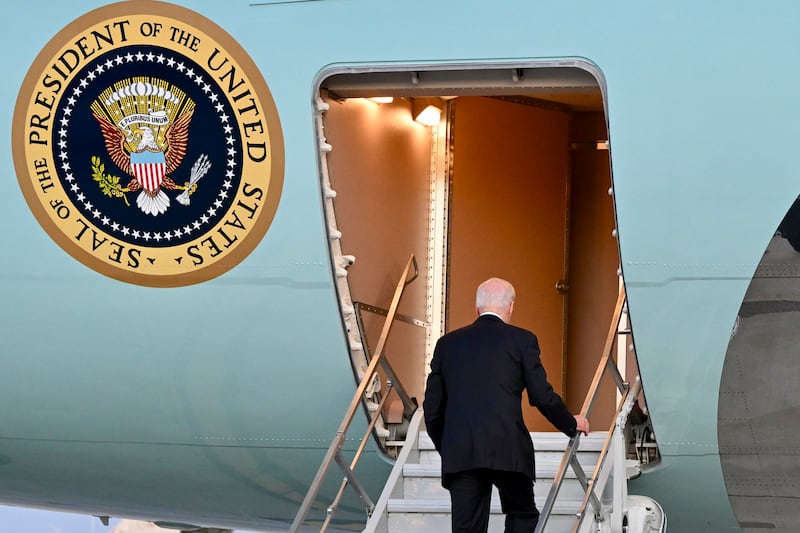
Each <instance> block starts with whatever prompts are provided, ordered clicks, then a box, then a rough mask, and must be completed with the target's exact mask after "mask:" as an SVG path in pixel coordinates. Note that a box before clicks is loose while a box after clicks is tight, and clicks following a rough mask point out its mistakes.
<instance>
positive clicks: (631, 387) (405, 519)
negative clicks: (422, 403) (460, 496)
mask: <svg viewBox="0 0 800 533" xmlns="http://www.w3.org/2000/svg"><path fill="white" fill-rule="evenodd" d="M412 267H413V271H414V274H413V275H412V274H411V273H412ZM410 275H411V278H410V279H409V276H410ZM415 277H416V261H415V259H414V256H413V255H412V256H411V257H410V258H409V261H408V263H407V264H406V267H405V270H404V271H403V274H402V276H401V278H400V281H399V282H398V284H397V287H396V289H395V294H394V297H393V299H392V303H391V306H390V308H389V309H388V310H387V311H386V321H385V322H384V326H383V330H382V331H381V335H380V338H379V340H378V344H377V347H376V350H375V353H374V354H373V355H371V357H370V358H369V359H368V360H369V365H368V366H367V368H366V369H364V371H363V372H362V373H360V374H361V375H362V379H361V383H360V384H359V386H358V388H357V389H356V392H355V395H354V397H353V399H352V401H351V403H350V405H349V407H348V409H347V412H346V414H345V417H344V418H343V420H342V422H341V424H340V426H339V429H338V430H337V433H336V436H335V437H334V439H333V441H332V442H331V445H330V447H329V448H328V452H327V453H326V455H325V458H324V459H323V461H322V464H321V465H320V467H319V470H318V471H317V475H316V476H315V478H314V480H313V482H312V484H311V487H310V488H309V491H308V493H307V494H306V497H305V499H304V500H303V503H302V504H301V506H300V510H299V511H298V513H297V516H296V517H295V520H294V522H293V523H292V526H291V528H290V530H289V531H290V532H291V533H295V532H299V531H300V529H301V528H302V527H303V523H304V522H305V520H306V517H307V516H308V512H309V510H310V508H311V506H312V504H313V502H314V500H315V498H316V497H317V494H318V492H319V489H320V487H321V484H322V482H323V480H324V478H325V477H326V476H327V474H328V471H329V469H330V467H331V465H332V464H333V463H334V462H335V463H336V464H337V465H338V466H339V467H340V469H341V470H342V472H343V473H344V475H345V478H344V479H343V481H342V484H341V487H340V489H339V492H338V493H337V495H336V497H335V498H334V501H333V503H332V504H331V505H330V506H329V507H328V514H327V518H326V519H325V521H324V523H323V525H322V529H321V531H325V530H326V529H327V528H328V526H329V525H330V523H331V521H332V519H333V517H334V515H335V513H336V510H337V507H338V504H339V501H340V499H341V497H342V494H343V492H344V491H345V490H346V488H347V487H348V485H349V486H350V487H351V488H352V489H353V490H354V491H355V492H356V494H357V495H358V496H359V498H360V499H361V501H362V503H363V504H364V508H365V510H366V513H367V517H368V518H367V523H366V527H365V529H364V532H365V533H406V532H408V533H411V532H414V533H428V532H431V533H432V532H441V531H448V530H449V529H450V499H449V494H448V493H447V492H446V491H445V490H444V489H443V488H442V487H441V477H440V471H441V466H440V459H439V455H438V453H437V452H436V451H435V450H434V448H433V444H432V442H431V440H430V438H429V437H428V435H427V433H426V432H425V431H424V428H423V427H422V426H423V414H422V410H421V409H417V408H416V404H415V402H413V401H412V400H411V399H410V398H408V396H407V395H406V394H405V393H404V392H402V387H401V386H400V384H399V383H396V385H397V386H396V388H394V392H396V393H398V394H399V395H400V397H401V398H402V400H403V402H402V403H403V405H404V413H403V415H404V416H403V418H404V419H405V420H406V421H408V425H407V426H405V424H404V425H403V426H404V430H405V431H403V434H404V436H405V439H404V440H403V441H401V442H391V441H389V440H388V439H386V435H384V436H383V439H382V440H383V442H382V443H381V448H383V449H386V448H389V447H391V448H393V449H399V450H400V452H399V454H398V455H397V458H396V460H395V464H394V466H393V469H392V472H391V474H390V476H389V479H388V481H387V483H386V484H385V486H384V489H383V492H382V494H381V495H380V497H379V499H378V500H377V502H375V503H373V502H372V500H371V498H370V496H369V495H368V494H367V493H366V491H365V490H364V487H363V486H362V485H361V483H360V482H359V480H358V478H357V476H356V474H355V472H354V470H355V468H356V465H357V463H358V460H359V458H360V456H361V453H362V451H363V450H364V446H365V445H366V443H367V442H368V440H369V439H370V436H374V432H375V430H376V426H377V423H378V421H379V419H380V413H381V409H382V407H383V402H385V401H386V398H387V397H388V392H387V394H384V395H382V399H381V403H380V404H378V405H377V407H376V408H375V409H369V411H370V412H371V416H370V423H369V425H368V427H367V431H366V433H365V434H364V436H363V438H362V439H361V445H360V446H359V447H358V449H357V451H356V452H355V457H354V458H353V460H352V462H350V463H349V464H348V463H347V462H346V461H345V459H344V457H343V455H342V451H343V444H344V442H345V435H346V433H347V430H348V428H349V426H350V423H351V421H352V419H353V416H354V415H355V413H356V411H357V410H358V408H359V406H360V405H362V403H364V402H366V401H367V400H368V398H369V397H370V396H369V395H368V389H369V387H370V385H371V384H372V383H374V380H375V376H376V372H377V369H378V366H382V367H383V369H384V370H385V371H386V373H387V375H389V376H391V379H392V380H395V381H396V376H395V375H394V371H393V370H392V369H391V366H390V365H389V364H388V362H387V361H386V360H385V358H384V357H383V355H384V354H383V348H384V346H385V342H386V338H387V336H388V334H389V331H390V329H391V324H392V323H393V322H394V320H395V319H396V318H397V305H398V303H399V301H400V298H401V296H402V293H403V288H404V287H405V285H406V284H408V283H410V280H413V279H414V278H415ZM624 308H625V292H624V290H623V289H622V288H620V293H619V297H618V299H617V304H616V308H615V311H614V315H613V316H614V319H613V320H612V324H611V328H610V330H609V334H608V337H607V338H606V343H605V347H604V350H603V355H602V356H601V358H600V362H599V365H598V367H597V371H596V372H595V376H594V379H593V381H592V384H591V386H590V387H589V392H588V393H587V396H586V400H585V401H584V404H583V407H582V408H581V411H580V413H581V414H582V415H583V416H586V417H589V416H590V414H591V411H592V407H593V406H594V403H595V400H596V398H597V393H598V390H599V388H600V383H601V381H602V380H603V378H604V377H605V376H610V377H611V378H612V379H613V381H614V383H615V385H616V387H617V392H618V395H617V398H618V400H617V410H616V414H615V416H614V418H613V421H612V423H611V425H610V427H609V428H608V431H606V432H594V433H591V434H590V435H588V436H586V437H581V435H580V434H579V435H577V436H576V437H573V438H570V439H568V438H566V437H565V436H563V435H561V434H559V433H534V434H532V435H531V438H532V439H533V443H534V448H535V450H536V458H535V459H536V474H537V481H536V485H535V488H534V493H535V494H536V496H537V507H538V508H539V509H540V513H541V514H540V518H539V524H538V526H537V528H536V532H535V533H543V532H547V533H551V532H553V533H561V532H572V533H662V532H663V531H665V529H666V517H665V515H664V513H663V510H662V509H661V507H660V506H659V504H658V503H657V502H655V501H654V500H652V499H650V498H647V497H643V496H632V495H629V494H628V483H627V482H628V479H629V478H631V477H635V476H638V475H639V474H640V473H641V470H640V467H641V466H642V465H643V464H645V463H648V462H650V461H651V459H652V454H653V451H654V450H655V454H656V457H657V448H656V447H655V442H654V439H653V438H652V428H651V427H650V426H649V422H647V421H644V422H643V423H642V422H637V421H636V420H635V419H636V418H637V417H638V416H632V413H633V415H638V414H637V413H636V410H635V407H636V406H637V402H638V400H639V398H640V396H642V391H641V383H640V381H639V378H638V376H637V377H636V379H635V380H633V382H632V383H631V382H628V381H625V380H624V379H623V377H622V375H621V374H620V371H619V369H618V367H617V362H616V361H615V358H614V351H615V347H617V348H618V347H619V346H622V347H623V349H624V347H625V346H628V343H627V342H626V341H627V339H628V338H629V337H630V335H631V332H630V330H629V329H627V327H626V326H624V324H623V322H622V321H621V319H622V317H623V315H624ZM618 340H619V341H620V342H617V341H618ZM630 346H632V342H631V344H630ZM390 384H391V382H390V383H389V385H390ZM548 491H549V492H548ZM544 494H546V498H544ZM503 529H504V516H503V515H502V513H501V510H500V502H499V499H498V498H497V495H496V494H493V498H492V503H491V516H490V523H489V531H490V532H495V531H498V532H499V531H503Z"/></svg>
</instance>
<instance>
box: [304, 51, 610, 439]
mask: <svg viewBox="0 0 800 533" xmlns="http://www.w3.org/2000/svg"><path fill="white" fill-rule="evenodd" d="M521 80H525V82H524V83H523V82H522V81H521ZM371 96H372V97H374V96H392V97H393V98H394V99H393V101H392V102H391V103H384V104H376V103H374V102H373V101H370V100H368V99H367V98H368V97H371ZM423 98H425V99H426V102H427V101H428V99H430V100H433V101H434V102H435V103H436V104H437V106H439V107H440V108H441V110H442V112H443V113H442V116H441V119H440V121H439V124H438V125H436V126H432V127H428V126H422V125H420V124H418V123H416V122H414V120H413V114H414V111H415V108H417V107H419V102H420V101H421V100H422V99H423ZM317 105H318V106H319V109H320V116H319V121H318V126H319V137H320V142H321V146H322V151H321V154H322V155H321V165H320V166H321V171H322V189H323V194H324V197H325V202H326V219H327V223H328V226H329V229H331V230H332V231H331V235H332V237H333V238H332V239H331V256H332V259H331V260H332V264H333V266H334V272H335V273H336V274H337V278H336V279H337V289H338V291H339V297H340V301H341V302H342V309H343V324H344V328H345V330H346V332H347V334H348V336H349V337H350V338H351V347H352V346H353V345H357V344H358V339H360V336H355V335H354V331H353V330H354V328H357V327H358V326H357V325H355V324H354V322H353V321H348V317H347V312H346V311H347V308H348V306H352V305H353V303H354V302H365V303H367V304H369V305H370V306H374V307H376V308H380V307H381V306H383V307H385V306H387V305H388V302H389V301H390V299H391V296H392V290H393V287H394V284H395V283H396V282H397V279H396V276H398V274H399V272H400V270H401V269H402V267H403V265H404V263H405V261H406V260H407V259H408V256H409V254H410V253H413V254H414V255H415V256H416V257H417V260H418V264H419V271H420V273H421V275H420V278H421V279H420V280H418V281H417V282H415V284H412V285H410V286H409V287H408V289H407V294H406V295H405V296H404V300H403V302H401V306H400V310H399V312H400V313H402V314H403V315H404V316H406V317H411V318H414V319H415V320H416V322H398V323H397V326H396V328H397V329H396V330H395V329H393V331H392V335H391V337H390V340H389V342H388V343H387V350H386V354H387V357H388V358H389V360H390V362H391V364H392V366H393V367H394V368H395V371H396V373H397V374H399V375H400V376H401V381H403V385H404V387H405V388H406V389H407V390H408V391H409V393H410V395H411V396H414V397H417V398H418V399H420V400H421V398H422V396H423V394H424V382H425V377H426V375H427V370H428V366H427V365H428V363H429V361H430V357H431V356H432V350H433V346H434V344H435V342H436V339H437V338H438V337H439V336H440V335H441V334H442V333H444V332H446V331H449V330H452V329H455V328H457V327H460V326H463V325H465V324H467V323H469V322H471V321H472V320H474V318H475V311H474V294H475V288H476V287H477V285H478V284H479V283H480V282H481V281H483V280H484V279H486V278H488V277H491V276H498V277H502V278H505V279H508V280H509V281H511V282H512V283H513V284H514V285H515V287H516V290H517V303H516V305H515V311H514V317H513V319H512V322H513V323H514V324H516V325H519V326H522V327H525V328H528V329H531V330H532V331H534V332H535V333H536V334H537V336H538V337H539V342H540V346H541V348H542V360H543V363H544V365H545V368H546V370H547V372H548V378H549V380H550V382H551V383H552V384H553V386H554V388H555V389H556V391H558V392H559V393H561V394H562V396H564V398H565V400H566V402H567V404H568V406H569V407H570V409H572V410H573V411H575V412H577V411H579V410H580V407H581V404H582V402H583V399H584V395H585V393H586V390H587V389H588V386H589V383H590V382H591V380H592V376H593V374H594V370H595V368H596V365H597V361H598V360H599V358H600V355H601V351H602V348H603V343H604V341H605V338H606V335H607V332H608V325H609V323H610V320H611V314H612V312H613V308H614V304H615V301H616V297H617V293H618V283H619V278H618V275H617V270H618V268H619V255H618V249H617V243H616V241H615V239H614V238H613V237H612V231H613V229H614V227H615V221H614V211H613V200H612V197H611V196H610V195H609V194H608V191H609V188H610V186H611V172H610V160H609V152H608V150H607V144H606V141H607V128H606V121H605V113H604V108H603V97H602V91H601V88H600V84H599V83H598V81H597V79H596V78H595V76H594V75H592V74H591V73H589V72H588V71H587V70H584V69H582V68H575V67H571V68H551V67H548V66H547V65H528V66H526V67H525V68H512V67H511V66H508V65H499V66H495V67H494V68H486V69H483V70H476V69H466V70H462V69H457V68H451V69H443V70H438V71H424V72H419V71H413V70H409V71H378V72H374V71H368V72H362V73H358V72H347V73H334V74H332V75H329V76H328V77H327V78H324V79H323V80H322V81H321V83H320V96H319V99H318V101H317ZM343 258H344V259H343ZM351 259H355V262H353V263H352V265H349V263H350V260H351ZM348 265H349V266H348ZM337 269H338V270H337ZM393 276H394V277H393ZM381 318H382V317H380V316H369V317H365V318H364V320H363V321H362V324H361V327H363V328H364V330H366V331H365V332H364V333H365V337H366V340H367V344H368V345H369V344H370V343H374V342H375V341H376V339H377V334H378V331H379V330H380V327H381V324H382V322H381V320H380V319H381ZM354 337H358V339H355V340H354ZM351 351H352V350H351ZM367 351H368V350H367ZM351 355H353V354H351ZM361 357H363V355H361V354H355V356H354V359H353V364H354V368H355V369H356V372H358V368H359V366H363V364H364V363H363V360H359V358H361ZM614 399H615V398H614V392H613V387H612V386H611V384H610V383H606V384H605V386H604V390H603V392H602V394H601V396H600V397H599V400H598V403H597V404H596V407H595V410H594V415H593V421H592V422H593V424H597V425H596V426H595V427H602V426H606V425H607V424H608V423H609V422H610V418H611V415H612V413H613V408H614ZM523 405H524V414H525V419H526V423H527V425H528V427H529V429H530V430H531V431H549V430H552V428H551V427H550V426H549V425H548V424H547V422H546V421H545V420H544V419H543V418H542V417H541V415H539V413H538V412H537V411H536V410H535V409H533V408H529V407H528V406H527V402H526V401H525V402H523ZM387 417H388V418H391V416H390V415H388V414H387Z"/></svg>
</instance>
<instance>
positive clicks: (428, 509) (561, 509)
mask: <svg viewBox="0 0 800 533" xmlns="http://www.w3.org/2000/svg"><path fill="white" fill-rule="evenodd" d="M582 503H583V502H582V501H581V500H558V501H556V503H555V505H553V514H556V515H572V516H575V513H577V511H578V509H580V506H581V504H582ZM386 509H387V511H388V512H389V513H428V514H449V513H450V511H451V509H450V500H449V499H409V500H407V499H402V498H396V499H389V503H388V505H387V507H386ZM489 512H490V513H492V514H502V512H503V511H502V510H501V509H500V499H499V498H492V503H491V504H490V507H489Z"/></svg>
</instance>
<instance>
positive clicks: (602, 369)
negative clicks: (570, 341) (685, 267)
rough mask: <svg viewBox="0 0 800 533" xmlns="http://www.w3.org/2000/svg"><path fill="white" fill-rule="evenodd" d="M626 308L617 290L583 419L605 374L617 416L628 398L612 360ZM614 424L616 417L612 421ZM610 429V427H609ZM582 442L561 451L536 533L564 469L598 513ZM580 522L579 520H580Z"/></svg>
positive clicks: (541, 527) (544, 521)
mask: <svg viewBox="0 0 800 533" xmlns="http://www.w3.org/2000/svg"><path fill="white" fill-rule="evenodd" d="M624 308H625V288H624V286H620V289H619V295H618V296H617V303H616V305H615V307H614V314H613V316H612V319H611V325H610V327H609V331H608V335H607V336H606V342H605V345H604V347H603V355H602V357H601V358H600V363H599V364H598V365H597V370H596V371H595V374H594V378H593V379H592V384H591V385H590V387H589V390H588V392H587V393H586V398H585V400H584V402H583V407H582V408H581V411H580V413H581V415H582V416H584V417H587V418H588V417H589V414H590V413H591V411H592V407H594V402H595V399H596V398H597V394H598V391H599V390H600V383H601V382H602V380H603V376H605V374H606V372H608V373H610V374H611V377H612V378H613V379H614V383H615V384H616V386H617V389H618V390H619V391H620V393H622V399H621V400H620V402H619V405H618V407H617V415H619V413H620V411H621V410H622V409H623V407H624V404H625V398H627V393H628V389H629V385H628V383H626V382H625V380H624V379H623V378H622V376H621V375H620V373H619V369H618V368H617V365H616V361H615V360H614V357H613V352H614V342H615V339H616V337H617V336H618V334H619V323H620V319H621V318H622V312H623V309H624ZM614 419H615V420H616V416H615V417H614ZM612 427H613V426H612ZM610 434H611V431H609V436H608V437H607V438H606V440H607V442H608V440H609V438H610ZM580 441H581V434H580V432H579V433H578V434H577V435H575V436H574V437H572V438H570V439H569V443H568V444H567V448H566V450H565V451H564V455H563V456H562V458H561V464H560V465H559V467H558V471H557V472H556V475H555V477H554V479H553V484H552V486H551V487H550V492H549V493H548V494H547V500H545V504H544V506H543V507H542V511H541V513H540V514H539V522H538V524H537V525H536V531H535V533H542V532H543V531H544V528H545V526H546V525H547V521H548V520H549V519H550V515H551V514H552V512H553V507H554V506H555V501H556V498H557V497H558V493H559V492H560V491H561V485H562V484H563V482H564V478H565V477H566V473H567V468H568V467H571V468H572V470H573V471H574V472H575V476H576V477H577V478H578V481H579V482H580V484H581V486H582V487H583V490H584V493H585V494H586V498H587V499H588V503H590V504H591V505H592V507H594V509H595V510H596V511H597V512H599V510H600V501H599V500H598V499H597V495H596V494H595V492H594V491H593V490H590V486H591V485H593V484H594V477H593V478H592V479H591V480H590V479H588V478H587V476H586V473H585V472H584V471H583V467H582V466H581V465H580V463H579V462H578V459H577V452H578V447H579V445H580ZM604 453H605V454H607V453H608V448H607V446H604V447H603V451H601V457H600V459H598V463H600V462H601V461H602V460H604V456H603V454H604ZM579 518H580V517H579Z"/></svg>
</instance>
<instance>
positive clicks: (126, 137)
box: [92, 108, 194, 216]
mask: <svg viewBox="0 0 800 533" xmlns="http://www.w3.org/2000/svg"><path fill="white" fill-rule="evenodd" d="M92 115H93V116H94V118H95V120H97V122H98V123H99V124H100V130H101V131H102V132H103V139H104V141H105V146H106V151H107V152H108V155H109V156H110V157H111V160H112V161H114V163H115V164H116V165H117V166H118V167H119V168H120V169H121V170H122V171H124V172H126V173H128V174H129V175H131V176H133V179H132V180H131V181H130V182H129V183H128V185H127V189H128V190H129V191H132V192H133V191H138V190H141V192H140V193H139V196H138V197H137V198H136V205H138V206H139V209H141V210H142V211H143V212H144V213H147V214H148V215H153V216H156V215H160V214H161V213H164V212H166V210H167V209H168V208H169V205H170V200H169V197H168V196H167V195H166V194H165V193H164V191H163V190H162V189H167V190H175V189H185V187H182V186H180V185H177V184H176V183H175V182H174V181H173V180H172V178H170V176H169V175H170V174H171V173H172V172H174V171H175V169H177V168H178V167H179V166H180V164H181V161H183V158H184V157H185V156H186V146H187V143H188V139H189V123H190V122H191V120H192V116H193V115H194V109H193V108H192V109H188V110H186V111H184V113H183V114H181V115H180V116H179V117H178V118H177V119H176V120H175V121H174V122H173V123H172V124H170V125H169V126H168V127H167V130H166V132H165V134H164V136H163V141H162V142H161V143H159V141H158V139H157V138H156V135H155V134H154V133H153V129H152V128H150V126H146V125H138V126H137V125H134V126H133V127H132V128H131V133H130V134H126V133H125V132H124V131H123V130H122V129H120V128H118V127H117V126H116V125H115V124H113V123H112V122H110V121H109V120H107V119H106V118H104V117H102V116H100V115H98V114H97V113H92ZM134 143H135V148H134V149H133V150H129V149H128V145H129V144H131V145H133V144H134Z"/></svg>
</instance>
